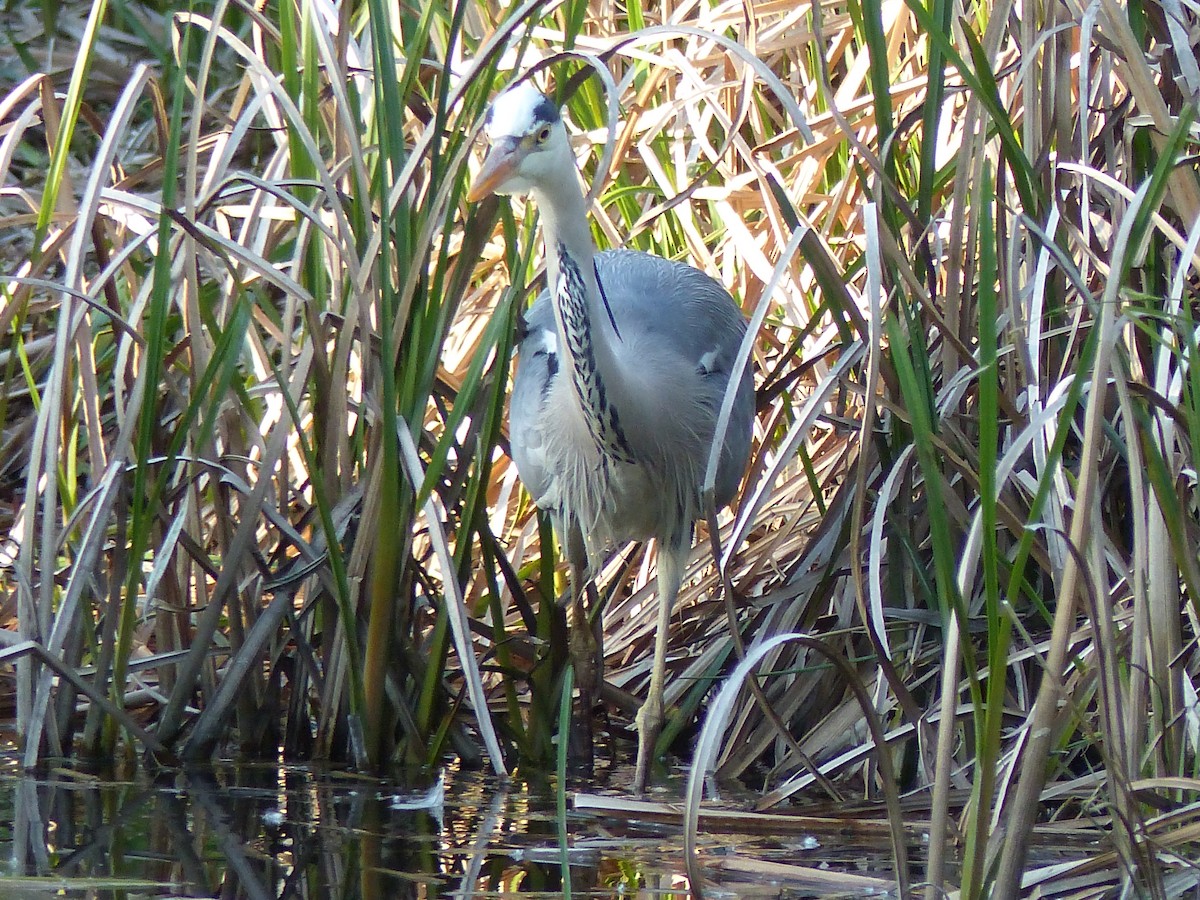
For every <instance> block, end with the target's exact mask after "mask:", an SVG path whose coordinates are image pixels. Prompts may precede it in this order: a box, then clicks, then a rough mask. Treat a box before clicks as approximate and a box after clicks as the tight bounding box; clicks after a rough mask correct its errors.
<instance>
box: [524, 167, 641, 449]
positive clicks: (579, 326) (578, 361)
mask: <svg viewBox="0 0 1200 900" xmlns="http://www.w3.org/2000/svg"><path fill="white" fill-rule="evenodd" d="M534 199H535V200H537V201H538V205H539V207H540V208H541V210H542V219H543V224H542V227H543V230H544V236H545V240H546V270H547V275H548V277H549V283H550V293H551V296H552V297H553V300H554V320H555V324H556V327H557V331H558V346H559V353H560V354H562V355H563V357H564V360H563V361H564V362H565V363H566V369H567V372H568V373H569V374H570V377H571V383H572V385H573V387H574V389H575V391H574V393H575V397H576V399H577V400H578V401H579V406H580V409H581V410H582V412H583V415H584V419H585V421H586V422H587V428H588V432H589V433H590V435H591V437H592V440H593V441H594V442H595V444H596V449H597V450H599V451H600V454H601V456H602V457H606V458H609V459H613V460H618V461H621V462H627V463H632V462H633V461H634V459H633V453H632V450H631V449H630V447H629V443H628V441H627V439H626V436H625V432H624V430H623V428H622V426H621V416H620V414H619V411H618V409H617V407H616V405H615V404H614V401H613V398H614V396H624V395H623V394H622V393H621V392H620V390H619V385H620V379H621V372H620V367H619V364H618V361H617V357H616V352H615V348H616V344H617V342H618V341H620V336H619V335H618V334H617V332H616V329H615V327H614V324H613V321H612V318H611V314H610V311H609V310H608V308H607V306H606V305H605V302H604V300H603V298H602V296H601V289H600V286H599V284H598V283H597V281H596V265H595V258H596V246H595V244H593V243H592V235H591V232H590V231H589V229H588V222H587V211H586V208H585V206H584V199H583V196H582V195H581V193H580V191H579V189H578V186H577V185H576V186H575V187H574V189H573V190H564V191H559V192H557V193H556V195H555V196H545V195H543V196H535V198H534ZM614 388H618V390H616V391H614Z"/></svg>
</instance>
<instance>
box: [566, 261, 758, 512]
mask: <svg viewBox="0 0 1200 900" xmlns="http://www.w3.org/2000/svg"><path fill="white" fill-rule="evenodd" d="M597 269H598V273H599V276H600V281H601V284H602V285H603V290H604V295H605V297H606V299H607V300H608V302H609V305H610V306H611V307H612V310H613V318H614V319H615V320H616V323H617V328H618V329H619V330H621V333H622V335H623V336H624V335H627V334H628V335H633V334H639V335H646V336H649V337H650V338H651V339H652V343H653V344H654V345H657V346H664V347H669V348H671V349H672V350H674V351H675V352H676V353H678V354H679V355H680V356H682V357H683V358H684V359H687V360H691V361H692V362H693V364H694V365H695V366H696V371H697V373H698V374H700V375H701V376H702V377H703V378H704V379H706V380H708V379H711V382H712V388H713V393H715V395H716V396H717V397H723V396H724V393H725V388H726V387H727V386H728V384H729V376H730V371H731V370H732V368H733V364H734V361H735V360H736V359H737V352H738V348H739V347H740V346H741V343H742V336H743V335H744V334H745V333H746V317H745V316H744V315H742V311H741V310H740V309H739V308H738V306H737V304H736V303H735V302H734V300H733V298H732V297H731V296H730V295H729V292H728V291H727V290H725V287H724V285H722V284H721V283H720V282H719V281H716V280H715V279H713V278H710V277H709V276H708V275H706V274H704V273H703V272H701V271H700V270H699V269H697V268H695V267H694V266H689V265H687V264H686V263H681V262H674V261H672V260H668V259H663V258H662V257H660V256H651V255H649V254H646V253H639V252H636V251H633V250H610V251H607V252H604V253H600V254H599V255H598V256H597ZM551 327H553V320H551ZM719 404H720V401H719V400H718V401H717V408H715V409H712V410H711V416H712V421H713V423H714V424H715V422H716V418H717V415H718V414H719V412H720V405H719ZM753 427H754V377H753V374H752V372H751V370H750V367H749V366H747V367H746V371H745V372H744V373H743V374H742V379H741V383H740V384H739V385H738V389H737V395H736V397H735V399H734V406H733V412H732V415H731V418H730V421H729V428H728V430H727V431H726V433H725V443H724V445H723V446H722V448H721V461H720V464H719V466H718V468H717V482H716V497H717V505H718V506H725V505H726V504H727V503H729V502H730V501H731V500H732V499H733V497H734V494H736V493H737V488H738V484H739V483H740V482H741V480H742V475H743V474H744V473H745V471H746V461H747V459H748V457H749V455H750V441H751V438H752V436H753Z"/></svg>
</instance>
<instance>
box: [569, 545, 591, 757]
mask: <svg viewBox="0 0 1200 900" xmlns="http://www.w3.org/2000/svg"><path fill="white" fill-rule="evenodd" d="M593 590H594V589H593V588H591V583H590V581H589V580H588V578H587V573H586V567H585V566H584V565H579V564H576V562H575V561H574V560H572V562H571V601H570V606H569V607H568V608H567V646H568V648H569V649H570V653H571V665H572V666H573V667H574V669H575V687H576V690H577V691H578V695H577V697H576V698H574V699H573V700H572V705H571V733H570V735H569V736H568V738H567V756H568V758H569V759H570V760H571V762H572V764H573V765H575V766H578V767H579V768H581V769H584V770H585V771H587V772H588V773H591V771H592V763H593V754H592V748H593V740H592V706H593V703H594V701H595V697H596V685H597V664H596V659H597V657H598V656H599V651H598V649H597V642H596V636H595V632H594V631H593V630H592V623H591V620H590V619H589V617H588V614H587V607H586V606H585V604H584V602H583V598H584V595H585V594H589V593H591V592H592V591H593Z"/></svg>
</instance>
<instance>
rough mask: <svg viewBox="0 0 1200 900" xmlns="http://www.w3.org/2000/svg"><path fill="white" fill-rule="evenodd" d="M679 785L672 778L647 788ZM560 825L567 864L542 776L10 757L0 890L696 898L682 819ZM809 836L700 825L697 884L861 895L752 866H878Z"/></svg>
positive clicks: (877, 854)
mask: <svg viewBox="0 0 1200 900" xmlns="http://www.w3.org/2000/svg"><path fill="white" fill-rule="evenodd" d="M589 789H590V790H595V791H597V792H603V791H605V790H606V786H605V785H604V784H599V785H594V786H590V787H589ZM610 792H612V791H610ZM682 793H683V787H682V782H681V781H675V782H672V784H671V785H670V786H669V788H668V789H667V791H666V792H665V793H664V794H662V795H658V796H652V797H651V799H656V800H662V801H670V800H675V799H678V798H679V797H681V796H682ZM9 823H11V824H9ZM565 832H566V855H565V860H564V850H563V846H562V843H561V841H560V823H559V817H558V814H557V811H556V798H555V794H554V789H553V784H552V783H551V782H529V781H523V780H521V779H510V780H508V781H506V782H503V783H502V782H500V781H498V780H497V779H495V778H492V777H490V776H487V775H484V774H480V773H464V772H457V771H454V770H448V771H447V772H446V774H445V781H444V795H442V793H441V789H440V788H439V784H438V780H437V776H436V773H431V772H416V773H397V776H396V777H395V778H393V779H391V780H381V779H370V778H363V777H361V776H359V775H355V774H351V773H347V772H344V771H339V770H336V769H331V768H319V767H313V766H256V765H236V766H235V765H228V766H218V767H215V768H211V769H206V770H189V771H186V772H184V771H171V772H168V773H164V774H161V775H160V776H158V777H156V778H153V779H152V778H150V777H148V776H147V777H137V778H134V779H132V780H128V781H111V780H100V779H98V778H95V777H93V776H90V775H86V774H82V773H78V772H74V771H71V770H67V769H57V770H52V771H51V772H50V773H48V774H44V775H39V776H37V777H32V776H27V775H22V774H20V773H19V772H18V770H17V768H16V765H15V761H11V760H10V762H9V765H8V766H6V767H4V770H3V773H2V774H0V861H2V865H0V897H3V898H8V897H12V898H17V900H21V898H27V897H28V898H32V897H45V896H68V897H123V898H130V900H133V898H142V897H146V898H151V897H156V898H157V897H193V896H196V897H221V898H251V900H259V898H264V900H266V898H306V900H307V898H313V900H316V898H347V900H349V898H363V900H376V898H379V900H383V898H388V900H390V898H407V897H413V898H423V897H507V896H516V895H520V896H523V897H560V896H564V894H565V892H566V886H565V884H564V873H569V875H568V876H567V877H568V879H569V887H570V890H571V893H572V894H573V895H574V896H590V897H648V898H650V897H653V898H673V897H688V896H691V894H690V892H689V891H688V889H687V884H688V883H687V879H686V877H685V876H684V864H683V851H682V834H681V830H680V828H679V827H678V825H675V824H654V823H652V822H644V821H643V822H639V821H631V820H628V819H625V818H620V817H615V816H613V815H592V814H585V813H582V812H575V811H569V812H568V814H567V820H566V823H565ZM822 844H823V839H818V838H817V837H813V836H806V835H802V834H794V835H788V836H784V837H763V836H761V835H727V834H726V835H717V836H709V837H707V838H705V839H704V840H703V841H702V846H703V849H704V854H705V858H706V859H707V860H708V861H709V865H708V867H707V868H706V876H707V878H708V879H709V880H708V882H707V883H708V884H709V890H708V892H706V896H713V897H722V898H728V897H830V896H862V892H861V891H849V892H848V891H846V890H844V889H843V890H838V889H837V888H836V886H830V885H812V884H809V885H808V886H805V885H804V884H803V883H799V882H795V881H790V882H781V881H780V879H779V878H778V877H776V876H772V875H770V874H764V872H762V871H751V872H749V873H748V872H747V871H745V868H746V862H747V861H748V860H765V861H770V860H775V861H778V862H785V863H788V864H792V865H795V864H800V865H809V866H824V867H827V868H829V869H832V871H831V873H830V874H833V873H834V872H836V871H838V870H841V871H846V872H856V871H862V870H863V869H864V868H868V869H869V868H870V867H872V866H874V867H876V868H875V874H877V875H878V876H880V877H882V878H884V879H886V878H887V877H889V875H888V871H887V864H888V859H889V853H888V851H887V848H886V846H875V847H870V848H864V847H862V846H843V847H842V848H840V849H838V850H831V849H830V848H829V847H827V846H822Z"/></svg>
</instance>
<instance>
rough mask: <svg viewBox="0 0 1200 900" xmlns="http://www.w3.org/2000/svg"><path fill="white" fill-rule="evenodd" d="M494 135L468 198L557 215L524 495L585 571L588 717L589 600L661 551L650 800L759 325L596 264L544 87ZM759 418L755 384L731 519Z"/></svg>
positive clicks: (730, 475) (655, 266)
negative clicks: (641, 554)
mask: <svg viewBox="0 0 1200 900" xmlns="http://www.w3.org/2000/svg"><path fill="white" fill-rule="evenodd" d="M486 130H487V133H488V137H489V138H490V140H491V143H492V150H491V152H490V153H489V155H488V158H487V160H486V161H485V163H484V168H483V170H482V171H481V172H480V174H479V176H478V178H477V179H476V181H475V184H474V185H473V186H472V188H471V192H470V194H469V198H470V199H472V200H477V199H480V198H482V197H484V196H486V195H488V194H490V193H528V194H530V195H531V196H532V197H533V200H534V202H535V203H537V204H538V207H539V209H540V210H541V214H542V222H543V232H544V238H545V243H546V267H547V276H548V278H547V281H548V285H549V286H548V288H547V290H546V291H545V292H544V293H543V294H542V295H541V296H540V297H539V298H538V299H537V300H536V301H535V302H534V304H533V306H532V307H530V309H529V311H528V312H527V314H526V319H525V321H526V334H525V336H524V338H523V339H522V340H521V342H520V345H519V350H518V353H519V360H518V364H517V372H516V376H515V380H514V383H513V392H512V400H511V405H510V410H509V434H510V441H511V446H512V455H513V459H514V461H515V463H516V465H517V472H518V474H519V475H520V477H521V481H522V483H523V484H524V485H525V487H526V489H527V490H528V491H529V493H530V494H531V495H532V497H533V498H534V501H535V502H536V503H537V505H538V506H539V507H540V508H542V509H544V510H547V511H548V512H549V513H550V515H551V517H552V519H553V521H554V526H555V530H556V532H557V533H558V536H559V540H560V542H561V543H562V544H563V546H564V548H565V550H566V555H567V558H568V562H569V563H570V565H571V569H572V573H571V574H572V601H571V604H572V607H571V609H572V617H571V629H572V635H571V646H572V656H573V660H574V664H575V666H576V675H577V680H578V683H579V685H580V693H581V695H582V697H583V702H582V703H581V705H582V706H584V707H585V709H584V712H583V714H582V715H584V716H590V695H591V692H592V691H593V690H594V688H595V677H596V669H597V668H598V663H597V662H596V656H597V650H596V641H597V640H598V638H595V637H594V635H593V632H592V630H591V628H590V626H589V625H588V622H587V616H586V612H585V610H584V608H583V601H582V595H583V592H584V584H585V582H586V581H587V579H588V577H589V576H590V575H591V573H592V572H593V571H594V568H595V563H596V562H597V561H598V560H599V558H600V554H601V552H602V551H603V550H604V549H605V548H607V547H608V546H610V545H612V544H614V543H616V542H620V541H625V540H648V539H654V540H655V541H656V545H657V548H658V594H659V623H658V631H657V633H656V640H655V659H654V666H653V668H652V671H651V681H650V689H649V694H648V698H647V701H646V704H645V705H644V706H643V708H642V710H641V712H640V713H639V715H638V729H639V739H638V761H637V767H636V770H635V775H634V788H635V789H636V790H639V791H640V790H642V789H643V788H644V786H645V781H646V776H647V773H648V769H649V764H650V761H651V759H652V757H653V752H654V743H655V742H656V740H657V737H658V733H659V731H660V729H661V726H662V718H663V700H662V694H663V679H664V670H665V664H666V649H667V631H668V626H669V624H670V613H671V608H672V606H673V604H674V600H675V597H676V595H677V594H678V591H679V585H680V582H681V580H682V575H683V569H684V565H685V563H686V559H687V553H688V551H689V549H690V547H691V541H692V526H693V523H694V522H695V520H696V519H697V518H700V517H701V516H702V515H703V514H704V508H703V499H702V496H701V491H702V487H703V483H704V476H705V470H706V468H707V465H708V459H709V453H710V448H711V446H712V442H713V437H714V432H715V428H716V423H717V418H718V415H719V412H720V408H721V405H722V402H723V399H724V396H725V393H726V389H727V387H728V386H729V381H730V372H731V369H732V366H733V363H734V360H735V358H736V356H737V352H738V348H739V346H740V344H741V341H742V337H743V335H744V334H745V330H746V320H745V317H744V316H743V315H742V312H741V310H740V309H739V308H738V306H737V304H736V303H735V302H734V301H733V298H732V297H730V295H729V293H728V292H727V291H726V290H725V289H724V288H723V287H722V286H721V285H720V284H719V283H718V282H716V281H715V280H713V279H712V278H710V277H709V276H708V275H706V274H704V273H703V272H701V271H699V270H698V269H695V268H693V267H692V266H689V265H686V264H684V263H680V262H674V261H671V260H667V259H663V258H661V257H657V256H653V255H650V254H646V253H639V252H636V251H632V250H612V251H606V252H599V253H598V252H597V251H596V248H595V245H594V244H593V242H592V238H591V233H590V230H589V228H588V222H587V210H586V206H585V200H584V194H583V191H582V189H581V186H580V183H579V175H578V171H577V169H576V166H575V158H574V154H573V153H572V151H571V147H570V143H569V141H568V139H567V133H566V129H565V127H564V125H563V122H562V118H561V116H560V114H559V111H558V108H557V107H556V106H555V105H554V104H553V103H552V102H551V101H550V100H549V99H548V98H547V97H545V96H544V95H543V94H542V93H541V92H539V91H538V90H537V89H536V88H534V87H533V86H532V85H530V84H529V83H527V82H523V83H521V84H518V85H517V86H516V87H514V88H511V89H510V90H508V91H506V92H505V93H503V94H501V95H500V96H499V97H497V98H496V100H495V101H494V103H493V106H492V108H491V110H490V111H489V114H488V121H487V125H486ZM753 415H754V396H753V382H752V379H751V376H750V374H749V372H746V373H744V374H743V376H742V377H741V380H740V381H739V383H738V385H737V388H736V396H735V400H734V406H733V413H732V416H731V419H730V422H729V426H728V429H727V431H726V434H725V436H724V442H723V444H722V447H721V454H720V457H719V462H718V469H717V478H716V502H717V504H718V506H724V505H725V504H727V503H729V502H730V500H732V499H733V496H734V494H735V492H736V490H737V486H738V484H739V482H740V481H741V477H742V474H743V472H744V471H745V467H746V461H747V458H748V456H749V451H750V438H751V430H752V422H753ZM586 725H587V726H588V727H590V720H589V721H588V723H586ZM589 734H590V732H589Z"/></svg>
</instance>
